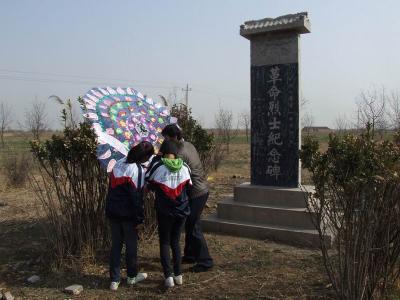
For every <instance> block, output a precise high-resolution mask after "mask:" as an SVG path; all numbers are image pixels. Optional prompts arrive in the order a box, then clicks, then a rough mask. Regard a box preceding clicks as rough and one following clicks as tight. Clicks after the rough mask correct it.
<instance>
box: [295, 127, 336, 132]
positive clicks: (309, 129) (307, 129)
mask: <svg viewBox="0 0 400 300" xmlns="http://www.w3.org/2000/svg"><path fill="white" fill-rule="evenodd" d="M302 131H305V132H327V131H331V129H330V128H329V127H327V126H306V127H303V130H302Z"/></svg>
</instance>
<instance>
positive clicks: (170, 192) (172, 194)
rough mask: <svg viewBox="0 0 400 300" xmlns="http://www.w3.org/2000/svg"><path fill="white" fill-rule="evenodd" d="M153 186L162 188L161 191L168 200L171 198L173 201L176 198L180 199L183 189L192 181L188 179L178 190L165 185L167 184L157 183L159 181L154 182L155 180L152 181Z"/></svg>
mask: <svg viewBox="0 0 400 300" xmlns="http://www.w3.org/2000/svg"><path fill="white" fill-rule="evenodd" d="M151 182H152V183H153V184H155V185H158V186H159V187H160V189H161V190H162V191H163V193H164V194H165V195H166V196H167V197H168V198H170V199H172V200H175V199H176V198H178V197H179V196H180V195H181V194H182V191H183V188H184V187H185V185H186V184H187V183H188V182H190V179H188V180H185V181H184V182H182V183H180V184H179V185H178V186H177V187H176V188H174V189H173V188H170V187H169V186H167V185H165V184H163V183H160V182H157V181H154V180H152V181H151Z"/></svg>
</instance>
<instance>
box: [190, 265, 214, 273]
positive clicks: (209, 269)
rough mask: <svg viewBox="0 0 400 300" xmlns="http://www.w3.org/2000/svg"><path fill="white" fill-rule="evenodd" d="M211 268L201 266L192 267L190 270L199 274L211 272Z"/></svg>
mask: <svg viewBox="0 0 400 300" xmlns="http://www.w3.org/2000/svg"><path fill="white" fill-rule="evenodd" d="M211 269H212V267H205V266H201V265H194V266H193V268H192V271H193V272H195V273H201V272H208V271H211Z"/></svg>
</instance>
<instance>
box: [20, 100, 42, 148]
mask: <svg viewBox="0 0 400 300" xmlns="http://www.w3.org/2000/svg"><path fill="white" fill-rule="evenodd" d="M24 123H25V127H26V128H27V129H28V130H29V131H30V132H31V133H32V135H33V138H34V139H36V140H39V138H40V135H41V134H42V132H43V131H44V130H46V129H47V114H46V105H45V103H44V102H38V101H36V102H34V103H33V104H32V107H31V109H30V110H29V111H27V112H25V122H24Z"/></svg>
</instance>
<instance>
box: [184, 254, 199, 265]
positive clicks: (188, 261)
mask: <svg viewBox="0 0 400 300" xmlns="http://www.w3.org/2000/svg"><path fill="white" fill-rule="evenodd" d="M195 262H196V260H195V259H194V258H193V257H190V256H184V257H182V263H183V264H194V263H195Z"/></svg>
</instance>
